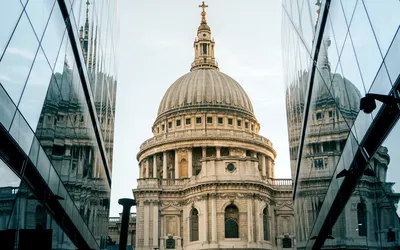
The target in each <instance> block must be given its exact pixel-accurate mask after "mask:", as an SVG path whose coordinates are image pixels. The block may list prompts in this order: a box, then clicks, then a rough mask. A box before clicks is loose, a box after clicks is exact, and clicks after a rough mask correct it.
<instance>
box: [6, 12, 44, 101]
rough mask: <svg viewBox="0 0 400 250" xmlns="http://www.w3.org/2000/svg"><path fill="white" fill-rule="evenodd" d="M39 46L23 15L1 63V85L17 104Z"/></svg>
mask: <svg viewBox="0 0 400 250" xmlns="http://www.w3.org/2000/svg"><path fill="white" fill-rule="evenodd" d="M38 45H39V43H38V41H37V39H36V36H35V34H34V32H33V30H32V26H31V25H30V23H29V21H28V18H27V17H26V15H22V17H21V20H20V21H19V23H18V26H17V28H16V30H15V33H14V35H13V37H12V38H11V41H10V44H9V45H8V47H7V49H6V51H5V52H4V56H3V58H2V60H1V62H0V76H1V77H0V80H1V84H2V85H3V87H4V89H5V90H6V91H7V93H8V94H9V95H10V97H11V99H12V100H13V101H14V102H16V103H17V102H18V100H19V98H20V96H21V94H22V91H23V88H24V85H25V82H26V79H27V77H28V74H29V71H30V69H31V67H32V62H33V59H34V58H35V54H36V51H37V49H38Z"/></svg>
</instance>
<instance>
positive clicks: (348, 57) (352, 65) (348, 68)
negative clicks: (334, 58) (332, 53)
mask: <svg viewBox="0 0 400 250" xmlns="http://www.w3.org/2000/svg"><path fill="white" fill-rule="evenodd" d="M340 64H341V68H342V72H343V77H344V78H346V79H347V80H348V81H350V82H351V83H352V84H353V85H354V86H355V87H356V88H357V89H358V91H359V92H360V93H361V96H364V95H365V87H364V84H363V82H362V80H361V76H360V71H359V68H358V62H357V60H356V57H355V54H354V49H353V45H352V42H351V39H350V37H347V39H346V41H345V44H344V46H343V51H342V54H341V55H340ZM349 98H351V97H349Z"/></svg>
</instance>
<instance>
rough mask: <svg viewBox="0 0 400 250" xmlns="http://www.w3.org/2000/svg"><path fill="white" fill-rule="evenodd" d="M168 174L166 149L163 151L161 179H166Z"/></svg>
mask: <svg viewBox="0 0 400 250" xmlns="http://www.w3.org/2000/svg"><path fill="white" fill-rule="evenodd" d="M167 177H168V175H167V151H164V152H163V174H162V178H163V179H167Z"/></svg>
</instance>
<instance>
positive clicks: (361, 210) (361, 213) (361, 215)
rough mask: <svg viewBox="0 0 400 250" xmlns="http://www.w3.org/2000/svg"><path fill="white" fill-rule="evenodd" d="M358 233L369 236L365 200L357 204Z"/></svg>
mask: <svg viewBox="0 0 400 250" xmlns="http://www.w3.org/2000/svg"><path fill="white" fill-rule="evenodd" d="M357 219H358V235H359V236H367V208H366V205H365V203H364V202H360V203H358V204H357Z"/></svg>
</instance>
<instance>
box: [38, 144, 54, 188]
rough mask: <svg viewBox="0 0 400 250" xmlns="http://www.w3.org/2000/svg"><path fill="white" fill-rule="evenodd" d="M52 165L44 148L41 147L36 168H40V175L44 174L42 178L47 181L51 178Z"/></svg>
mask: <svg viewBox="0 0 400 250" xmlns="http://www.w3.org/2000/svg"><path fill="white" fill-rule="evenodd" d="M50 167H51V165H50V161H49V159H48V158H47V155H46V153H45V152H44V150H43V148H40V149H39V156H38V161H37V165H36V168H37V169H38V171H39V173H40V175H41V176H42V178H43V179H44V181H45V182H46V183H47V182H48V179H49V171H50Z"/></svg>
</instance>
